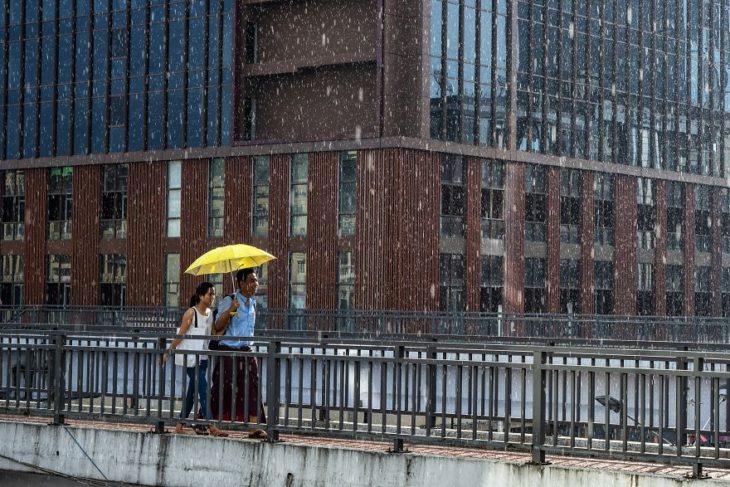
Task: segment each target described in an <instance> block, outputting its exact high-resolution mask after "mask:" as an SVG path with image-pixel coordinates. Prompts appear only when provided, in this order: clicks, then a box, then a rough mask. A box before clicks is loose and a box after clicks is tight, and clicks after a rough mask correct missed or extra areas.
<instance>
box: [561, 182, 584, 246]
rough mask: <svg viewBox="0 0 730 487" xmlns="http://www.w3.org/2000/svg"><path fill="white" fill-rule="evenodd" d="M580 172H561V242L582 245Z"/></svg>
mask: <svg viewBox="0 0 730 487" xmlns="http://www.w3.org/2000/svg"><path fill="white" fill-rule="evenodd" d="M580 180H581V177H580V171H576V170H573V169H563V170H561V171H560V241H561V242H562V243H568V244H580V208H581V204H580Z"/></svg>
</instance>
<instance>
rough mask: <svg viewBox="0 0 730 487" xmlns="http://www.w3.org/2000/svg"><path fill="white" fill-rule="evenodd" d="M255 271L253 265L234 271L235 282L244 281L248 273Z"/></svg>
mask: <svg viewBox="0 0 730 487" xmlns="http://www.w3.org/2000/svg"><path fill="white" fill-rule="evenodd" d="M254 272H256V269H254V268H253V267H246V268H245V269H241V270H240V271H238V272H236V282H237V283H240V282H241V281H245V280H246V278H247V277H248V275H249V274H253V273H254Z"/></svg>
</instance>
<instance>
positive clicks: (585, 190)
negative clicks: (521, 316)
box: [580, 171, 615, 314]
mask: <svg viewBox="0 0 730 487" xmlns="http://www.w3.org/2000/svg"><path fill="white" fill-rule="evenodd" d="M582 179H583V184H582V186H581V215H580V288H581V291H580V310H581V313H583V314H593V312H594V310H593V306H594V303H595V299H594V294H593V250H594V245H595V243H594V237H595V229H596V222H595V220H594V216H593V210H594V206H595V205H594V200H593V197H594V196H593V173H592V172H589V171H586V172H584V173H583V178H582ZM614 210H615V208H614ZM614 214H615V212H614Z"/></svg>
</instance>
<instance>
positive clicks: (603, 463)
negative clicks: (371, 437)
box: [0, 414, 730, 481]
mask: <svg viewBox="0 0 730 487" xmlns="http://www.w3.org/2000/svg"><path fill="white" fill-rule="evenodd" d="M0 421H3V422H13V423H17V422H23V423H30V424H48V422H49V418H45V417H30V416H14V415H6V414H0ZM66 424H67V425H69V426H73V427H79V428H98V429H106V430H124V431H138V432H149V431H150V425H145V424H142V425H141V424H129V423H113V422H101V421H79V420H75V419H74V420H66ZM167 431H168V433H172V428H169V427H168V428H167ZM186 432H187V433H186V434H190V435H193V436H194V433H193V432H192V430H191V429H189V428H188V429H186ZM228 433H229V435H230V436H229V437H228V438H219V439H218V441H227V440H230V439H234V440H244V441H261V440H252V439H249V438H248V433H246V432H239V431H228ZM281 440H282V441H283V442H286V443H289V444H293V445H304V446H322V447H327V448H348V449H353V450H360V451H378V452H388V450H390V449H391V448H392V447H393V444H392V443H390V442H378V441H357V440H342V439H334V438H324V437H313V436H301V435H297V436H295V435H281ZM405 448H406V450H407V451H408V452H409V453H412V454H417V455H419V454H420V455H435V456H447V457H461V458H474V459H490V460H498V461H501V462H506V463H514V464H522V463H526V462H529V461H530V455H529V454H528V453H522V452H505V451H498V450H486V449H477V448H457V447H449V446H433V445H430V446H425V445H412V444H408V443H406V444H405ZM546 460H547V461H548V462H550V463H551V464H552V465H555V466H562V467H566V468H582V469H596V470H615V471H621V472H626V473H644V474H655V475H663V476H668V477H675V478H677V477H685V476H687V475H691V473H692V468H691V467H690V466H682V465H663V464H656V463H646V462H634V461H617V460H604V459H600V460H599V459H591V458H576V457H565V456H554V455H548V456H547V458H546ZM704 473H705V474H706V475H709V477H710V478H712V479H717V480H727V481H730V468H729V469H722V468H704Z"/></svg>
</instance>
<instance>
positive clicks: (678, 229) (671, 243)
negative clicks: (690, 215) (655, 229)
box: [667, 181, 685, 250]
mask: <svg viewBox="0 0 730 487" xmlns="http://www.w3.org/2000/svg"><path fill="white" fill-rule="evenodd" d="M684 209H685V208H684V186H682V183H679V182H677V181H667V248H668V249H671V250H682V248H683V246H684V239H683V238H682V233H683V232H682V229H683V228H684Z"/></svg>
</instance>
